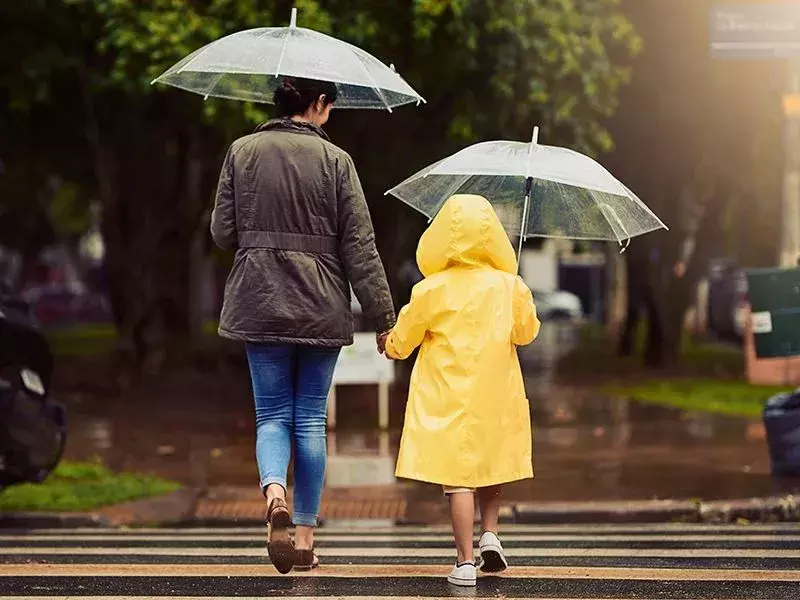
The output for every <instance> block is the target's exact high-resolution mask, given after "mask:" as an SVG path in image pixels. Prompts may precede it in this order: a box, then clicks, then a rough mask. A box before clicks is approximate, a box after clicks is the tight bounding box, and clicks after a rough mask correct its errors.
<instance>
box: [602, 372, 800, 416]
mask: <svg viewBox="0 0 800 600" xmlns="http://www.w3.org/2000/svg"><path fill="white" fill-rule="evenodd" d="M787 390H788V388H786V387H771V386H758V385H752V384H749V383H747V382H746V381H738V380H716V379H713V380H712V379H686V380H681V379H674V380H666V381H664V380H658V381H645V382H642V383H638V384H634V385H631V386H618V385H615V386H608V387H607V388H606V391H607V392H608V393H609V394H611V395H614V396H625V397H628V398H633V399H635V400H639V401H641V402H647V403H652V404H659V405H662V406H670V407H673V408H679V409H681V410H687V411H699V412H707V413H716V414H723V415H730V416H737V417H748V418H757V417H759V416H760V415H761V410H762V408H763V407H764V403H765V402H766V401H767V399H768V398H769V397H770V396H772V395H774V394H777V393H779V392H785V391H787Z"/></svg>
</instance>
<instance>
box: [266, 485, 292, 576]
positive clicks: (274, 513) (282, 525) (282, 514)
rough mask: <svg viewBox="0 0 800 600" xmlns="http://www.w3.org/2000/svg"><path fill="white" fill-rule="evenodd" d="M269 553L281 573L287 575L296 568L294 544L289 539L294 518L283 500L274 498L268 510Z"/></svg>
mask: <svg viewBox="0 0 800 600" xmlns="http://www.w3.org/2000/svg"><path fill="white" fill-rule="evenodd" d="M267 525H268V526H269V531H268V537H267V553H268V554H269V559H270V560H271V561H272V564H273V565H274V566H275V568H276V569H277V570H278V572H279V573H281V574H283V575H285V574H286V573H288V572H289V571H291V570H292V567H294V560H295V550H294V543H293V542H292V539H291V538H290V537H289V528H290V527H291V526H292V518H291V516H290V515H289V507H288V506H287V505H286V501H285V500H283V499H282V498H274V499H273V500H272V502H270V505H269V508H268V509H267Z"/></svg>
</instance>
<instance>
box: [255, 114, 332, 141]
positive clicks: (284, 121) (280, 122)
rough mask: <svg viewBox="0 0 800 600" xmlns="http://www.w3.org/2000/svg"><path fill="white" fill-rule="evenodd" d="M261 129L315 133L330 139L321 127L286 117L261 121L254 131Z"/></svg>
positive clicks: (260, 130) (257, 131)
mask: <svg viewBox="0 0 800 600" xmlns="http://www.w3.org/2000/svg"><path fill="white" fill-rule="evenodd" d="M262 131H288V132H291V133H301V134H305V135H317V136H319V137H321V138H322V139H323V140H327V141H330V138H329V137H328V134H327V133H325V131H324V130H323V129H322V128H321V127H318V126H316V125H314V124H313V123H306V122H304V121H293V120H292V119H289V118H288V117H283V118H280V119H271V120H269V121H267V122H266V123H262V124H261V125H259V126H258V127H256V130H255V133H260V132H262Z"/></svg>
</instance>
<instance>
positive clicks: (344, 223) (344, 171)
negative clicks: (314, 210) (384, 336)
mask: <svg viewBox="0 0 800 600" xmlns="http://www.w3.org/2000/svg"><path fill="white" fill-rule="evenodd" d="M337 198H338V203H339V206H338V209H339V210H338V212H339V255H340V256H341V259H342V262H343V264H344V270H345V274H346V275H347V279H348V280H349V281H350V284H351V285H352V286H353V290H354V291H355V293H356V298H358V302H359V303H360V304H361V308H362V310H363V311H364V316H365V317H367V319H369V320H370V321H371V322H372V324H373V325H374V327H375V331H377V332H379V333H382V332H385V331H387V330H389V329H391V328H392V326H393V325H394V323H395V314H394V303H393V302H392V295H391V292H390V291H389V283H388V282H387V281H386V271H385V270H384V268H383V263H382V262H381V259H380V256H379V255H378V249H377V247H376V246H375V231H374V230H373V228H372V219H371V218H370V215H369V209H368V208H367V200H366V198H364V191H363V190H362V188H361V182H360V181H359V179H358V174H357V173H356V168H355V165H354V164H353V161H352V159H350V157H349V156H347V155H345V158H344V159H340V162H339V165H338V189H337Z"/></svg>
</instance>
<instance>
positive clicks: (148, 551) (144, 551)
mask: <svg viewBox="0 0 800 600" xmlns="http://www.w3.org/2000/svg"><path fill="white" fill-rule="evenodd" d="M108 552H109V549H108V548H91V547H90V548H86V547H78V546H75V547H66V548H65V547H56V548H31V547H27V546H14V547H7V548H3V553H4V554H20V555H30V556H36V555H39V554H52V555H56V554H62V555H77V554H80V555H95V554H97V555H105V554H108ZM116 553H118V554H119V553H121V554H128V555H140V556H162V555H163V556H264V555H265V553H266V549H265V548H174V547H164V548H147V547H141V548H137V547H132V548H124V549H123V550H121V551H118V552H116ZM386 554H391V555H393V556H420V557H422V556H424V557H442V558H445V557H446V558H451V557H452V556H453V555H454V550H453V549H452V548H449V547H448V548H391V547H388V548H320V549H319V555H320V557H325V556H365V557H370V556H385V555H386ZM505 554H506V556H510V557H519V558H525V557H531V556H647V557H653V558H656V557H682V556H686V557H715V556H722V557H729V558H748V557H751V558H800V550H781V549H773V548H758V549H753V548H740V549H730V548H720V549H715V548H705V549H679V548H645V549H637V548H507V549H506V550H505Z"/></svg>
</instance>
